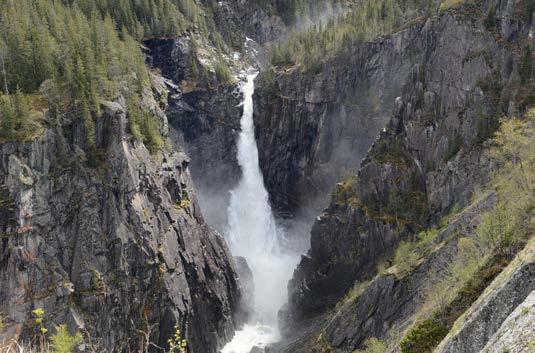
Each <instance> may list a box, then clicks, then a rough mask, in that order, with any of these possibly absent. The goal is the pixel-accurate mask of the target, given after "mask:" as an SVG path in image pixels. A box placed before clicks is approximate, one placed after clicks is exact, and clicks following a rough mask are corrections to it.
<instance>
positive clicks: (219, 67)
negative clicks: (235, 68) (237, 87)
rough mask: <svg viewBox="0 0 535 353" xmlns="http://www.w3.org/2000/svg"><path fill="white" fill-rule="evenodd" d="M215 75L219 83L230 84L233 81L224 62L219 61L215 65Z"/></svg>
mask: <svg viewBox="0 0 535 353" xmlns="http://www.w3.org/2000/svg"><path fill="white" fill-rule="evenodd" d="M215 75H216V78H217V82H219V83H229V82H231V81H232V75H231V73H230V70H229V68H228V66H227V64H225V62H224V61H223V60H219V61H217V63H216V65H215Z"/></svg>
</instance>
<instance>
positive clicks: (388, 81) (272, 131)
mask: <svg viewBox="0 0 535 353" xmlns="http://www.w3.org/2000/svg"><path fill="white" fill-rule="evenodd" d="M412 37H416V33H414V34H412V35H411V33H402V34H401V35H400V37H395V38H388V39H384V40H380V41H378V42H375V43H370V44H366V45H363V46H359V47H357V48H355V49H354V50H352V52H351V53H349V54H347V55H343V56H342V57H337V58H335V59H333V60H332V62H329V63H327V64H326V65H325V68H324V70H323V71H322V72H321V73H319V74H315V75H311V74H302V73H301V72H299V71H295V72H291V73H286V74H283V75H276V77H274V78H272V77H268V76H267V75H263V76H262V77H260V78H259V80H258V81H259V82H258V84H257V86H258V88H257V90H256V93H255V97H254V98H255V128H256V129H255V133H256V136H257V141H258V149H259V158H260V166H261V168H262V172H263V174H264V179H265V182H266V187H267V189H268V191H269V193H270V197H271V202H272V204H273V206H274V208H275V209H276V210H277V211H279V212H280V213H296V212H299V209H300V208H301V207H305V208H312V209H313V213H314V214H317V213H318V212H320V211H321V209H323V208H324V207H325V206H326V203H327V200H328V195H329V192H330V191H331V189H332V186H333V185H334V184H335V183H336V182H337V181H338V180H340V178H341V177H342V176H343V175H345V174H347V173H349V172H353V173H354V172H355V171H356V169H357V168H358V165H359V163H360V160H361V159H362V158H363V157H364V155H365V154H366V151H367V150H368V148H369V146H370V145H371V143H372V142H373V140H374V139H375V137H376V135H377V132H378V131H379V130H380V129H381V128H382V127H383V126H384V125H385V124H386V122H387V121H388V119H389V117H390V113H391V110H392V107H393V104H394V100H395V98H396V97H397V96H398V95H400V93H401V86H400V85H401V82H402V79H401V78H405V77H406V76H407V74H408V72H409V71H410V68H411V66H412V65H413V63H414V62H415V61H416V60H418V57H421V56H422V55H423V53H415V54H414V57H412V56H409V55H408V52H409V51H410V46H411V45H412V43H411V41H412V40H414V38H412Z"/></svg>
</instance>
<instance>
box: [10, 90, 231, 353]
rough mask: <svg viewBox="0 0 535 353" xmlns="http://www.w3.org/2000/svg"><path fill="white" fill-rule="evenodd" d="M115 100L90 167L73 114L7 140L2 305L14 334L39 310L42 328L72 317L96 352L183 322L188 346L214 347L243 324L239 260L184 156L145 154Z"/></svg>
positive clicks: (162, 342)
mask: <svg viewBox="0 0 535 353" xmlns="http://www.w3.org/2000/svg"><path fill="white" fill-rule="evenodd" d="M120 102H121V100H119V102H114V103H111V102H110V103H104V104H103V107H102V110H103V116H102V117H100V118H98V119H97V126H96V136H95V143H96V146H97V148H98V151H99V161H98V164H97V165H96V166H95V167H92V168H90V167H88V166H87V163H86V161H85V154H84V152H83V148H84V143H83V141H86V139H87V137H86V136H85V131H84V128H83V122H81V121H80V119H76V118H71V117H65V119H64V120H63V121H61V124H60V125H59V126H58V128H55V129H54V128H50V129H47V130H46V132H45V133H44V135H43V136H42V137H40V138H38V139H36V140H35V141H33V142H26V143H4V144H2V145H1V146H0V190H1V202H2V206H3V207H2V212H1V213H0V234H1V238H0V254H1V256H0V258H1V259H2V261H1V262H0V281H1V283H2V286H0V311H1V312H2V313H4V314H6V315H7V317H8V318H9V324H10V327H11V329H10V330H9V332H10V333H12V334H14V335H15V336H18V335H22V336H23V337H27V335H28V334H31V333H32V332H33V328H32V325H31V323H32V314H31V311H32V310H33V309H36V308H43V309H44V312H45V325H46V326H47V327H49V328H50V329H52V327H53V324H60V323H68V324H69V325H71V327H73V328H76V329H78V330H81V331H84V332H86V333H87V334H88V335H89V337H91V342H92V343H93V344H94V345H95V346H96V347H97V349H109V350H111V349H116V350H118V351H121V350H126V349H128V348H129V347H139V344H140V342H141V341H142V340H144V339H145V337H144V335H146V337H147V338H148V339H150V341H151V342H153V343H154V344H157V345H159V346H166V345H167V339H168V338H169V337H170V336H171V335H173V334H174V331H175V328H174V327H175V325H178V326H179V327H180V328H181V330H182V332H183V336H184V337H185V338H186V339H187V340H188V342H189V345H190V347H191V348H192V350H193V351H195V352H201V353H202V352H206V353H208V352H216V350H217V348H218V347H221V345H222V343H224V342H225V341H226V340H228V339H229V338H230V337H231V336H232V334H233V330H234V327H235V325H236V324H237V322H236V320H235V319H234V315H235V313H236V312H237V309H238V303H239V300H240V290H239V285H238V282H237V278H236V274H235V272H234V262H233V259H232V257H231V255H230V253H229V250H228V248H227V246H226V244H225V242H224V240H223V239H222V237H221V236H220V235H218V234H217V233H215V232H214V231H213V230H211V229H210V228H209V227H208V226H207V225H206V223H205V222H204V220H203V216H202V215H201V212H200V210H199V206H198V204H197V200H196V194H195V190H194V187H193V183H192V180H191V177H190V173H189V168H188V165H189V163H190V161H189V159H188V157H186V155H185V154H184V153H182V152H179V151H177V152H168V151H164V152H162V153H158V154H153V155H152V154H150V153H149V151H148V150H147V148H146V147H145V146H144V145H143V144H142V143H141V142H139V141H134V140H133V139H132V137H131V136H130V135H129V134H127V132H126V129H127V120H128V118H127V112H126V110H125V108H124V107H123V105H122V104H121V103H120ZM151 104H152V105H151V111H153V112H154V114H156V115H155V117H158V118H159V119H160V122H161V124H160V125H161V126H165V124H166V117H165V115H164V114H163V113H162V112H161V111H160V110H159V108H158V107H157V105H156V103H155V102H154V101H152V103H151ZM4 206H5V207H4ZM86 341H88V340H87V339H86Z"/></svg>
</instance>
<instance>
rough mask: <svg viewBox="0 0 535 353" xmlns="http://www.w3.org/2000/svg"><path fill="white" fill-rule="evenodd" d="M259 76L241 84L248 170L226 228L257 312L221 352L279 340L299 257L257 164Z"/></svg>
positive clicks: (242, 158)
mask: <svg viewBox="0 0 535 353" xmlns="http://www.w3.org/2000/svg"><path fill="white" fill-rule="evenodd" d="M256 76H257V73H254V74H249V75H247V81H246V83H245V84H243V85H242V92H243V96H244V101H243V116H242V119H241V130H242V131H241V133H240V136H239V141H238V164H239V165H240V167H241V170H242V174H243V176H242V179H241V180H240V182H239V183H238V185H237V186H236V188H235V189H234V190H232V191H231V197H230V205H229V208H228V219H229V229H228V234H227V239H228V242H229V246H230V249H231V251H232V254H233V255H235V256H243V257H245V259H246V260H247V263H248V264H249V267H250V268H251V271H252V272H253V277H254V282H255V295H254V298H255V311H256V312H255V314H254V315H253V318H252V319H251V321H250V322H249V323H248V324H247V325H245V327H244V328H243V329H242V330H240V331H238V332H236V335H235V337H234V339H233V340H232V341H231V342H230V343H228V344H227V345H226V346H225V347H224V348H223V350H222V353H249V351H250V350H251V348H253V347H254V346H255V345H256V346H260V347H263V346H265V345H266V344H269V343H273V342H276V341H278V340H279V332H278V329H277V324H276V317H277V311H278V310H279V309H280V307H281V306H282V305H283V304H284V303H285V302H286V299H287V297H286V284H287V283H288V280H289V279H290V277H291V274H292V271H293V269H294V267H295V265H296V264H297V261H298V257H297V256H296V255H295V254H288V253H285V252H284V249H282V248H283V247H282V246H281V245H280V244H281V240H282V239H283V238H284V237H283V234H282V233H281V231H280V230H279V229H278V227H277V225H276V223H275V218H274V217H273V212H272V210H271V207H270V205H269V199H268V193H267V191H266V189H265V187H264V180H263V177H262V174H261V172H260V168H259V165H258V149H257V146H256V140H255V136H254V125H253V97H252V96H253V93H254V79H255V77H256Z"/></svg>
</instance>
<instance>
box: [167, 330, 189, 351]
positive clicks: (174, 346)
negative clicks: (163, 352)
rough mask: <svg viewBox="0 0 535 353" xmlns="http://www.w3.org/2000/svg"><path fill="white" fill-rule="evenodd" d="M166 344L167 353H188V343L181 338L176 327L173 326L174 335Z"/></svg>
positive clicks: (180, 333)
mask: <svg viewBox="0 0 535 353" xmlns="http://www.w3.org/2000/svg"><path fill="white" fill-rule="evenodd" d="M167 343H168V344H169V353H186V352H187V351H188V341H187V340H186V339H184V338H182V332H180V327H179V326H178V325H175V333H174V335H173V337H171V338H169V340H168V341H167Z"/></svg>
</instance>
